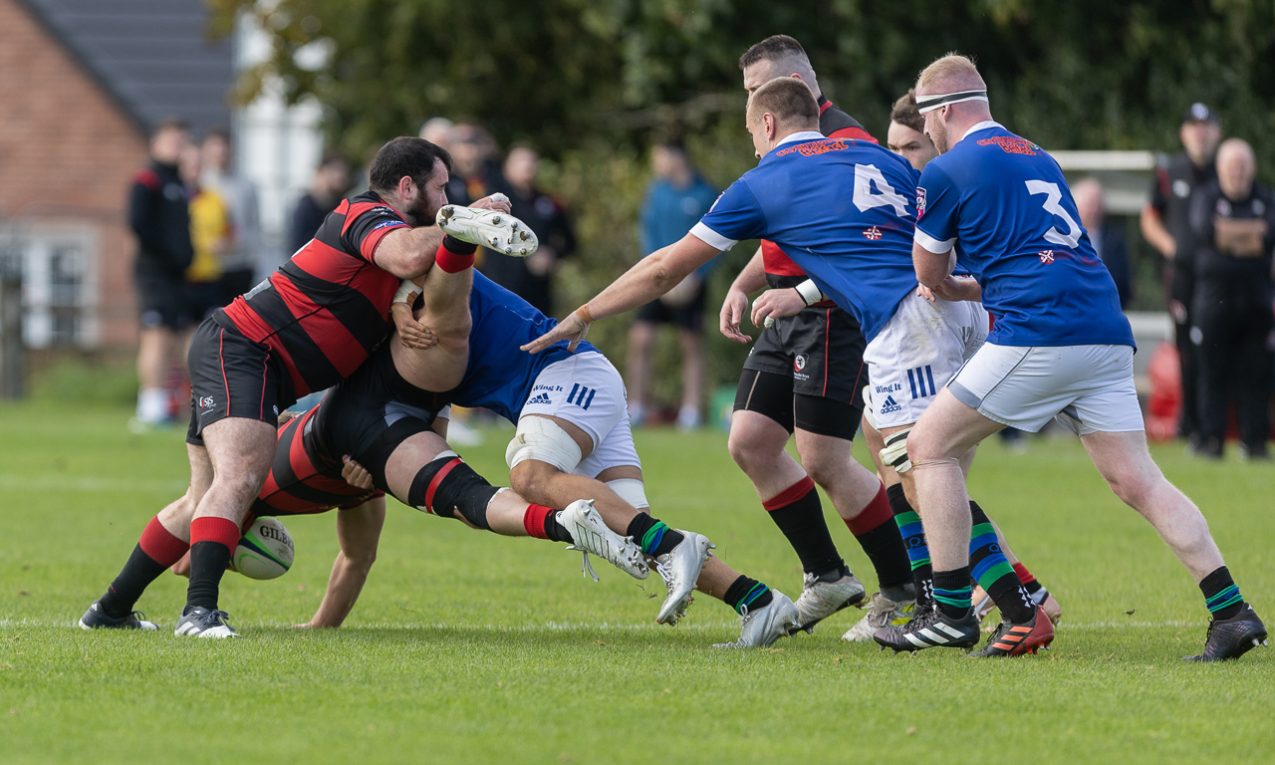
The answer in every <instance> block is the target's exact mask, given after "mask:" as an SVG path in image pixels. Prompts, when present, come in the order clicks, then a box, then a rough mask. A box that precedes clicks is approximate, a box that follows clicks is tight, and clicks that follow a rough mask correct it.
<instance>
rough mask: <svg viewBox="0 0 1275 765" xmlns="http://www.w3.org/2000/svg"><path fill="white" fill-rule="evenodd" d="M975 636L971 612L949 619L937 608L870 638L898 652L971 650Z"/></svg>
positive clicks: (976, 622)
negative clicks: (932, 649) (937, 649)
mask: <svg viewBox="0 0 1275 765" xmlns="http://www.w3.org/2000/svg"><path fill="white" fill-rule="evenodd" d="M1045 621H1049V620H1048V619H1046V620H1045ZM978 636H979V633H978V617H977V616H975V615H974V609H972V608H971V609H970V610H969V611H966V612H965V615H964V616H962V617H960V618H959V619H953V618H951V617H949V616H947V615H946V614H944V613H943V611H942V610H941V609H938V608H931V609H929V610H928V611H926V612H924V613H922V614H920V615H918V616H917V617H916V618H914V619H913V620H912V621H910V622H908V623H907V624H905V625H903V626H902V627H896V626H893V625H891V626H889V627H884V628H882V629H879V630H877V632H876V634H875V635H873V636H872V639H873V640H875V641H877V643H879V644H880V645H881V647H882V648H893V649H894V651H895V653H898V652H899V651H922V650H925V649H926V648H973V647H974V646H975V645H977V644H978Z"/></svg>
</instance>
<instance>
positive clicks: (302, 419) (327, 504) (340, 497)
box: [252, 407, 384, 516]
mask: <svg viewBox="0 0 1275 765" xmlns="http://www.w3.org/2000/svg"><path fill="white" fill-rule="evenodd" d="M317 412H318V408H317V407H316V408H314V409H310V410H309V411H307V412H303V413H302V414H300V415H297V416H296V417H294V418H293V419H291V420H289V421H288V422H286V423H284V424H283V425H282V426H281V427H280V428H279V445H278V447H277V448H276V449H275V454H274V461H273V462H271V463H270V473H269V475H267V476H266V482H265V484H263V485H262V487H261V491H260V493H258V495H257V499H256V501H255V502H253V504H252V515H253V516H262V515H309V514H313V513H322V512H326V511H328V510H331V509H333V508H339V509H345V508H347V507H356V506H358V505H361V504H363V503H364V502H366V501H367V500H369V499H372V498H374V497H380V496H384V494H383V492H380V491H375V490H367V489H359V488H356V487H354V486H351V485H349V484H348V483H346V482H345V479H343V478H342V477H341V458H340V456H339V455H338V456H333V455H332V454H329V453H328V452H327V451H326V450H325V449H324V448H323V447H322V445H321V444H320V443H319V439H318V437H317V436H316V433H315V430H314V427H313V419H314V417H315V415H316V413H317Z"/></svg>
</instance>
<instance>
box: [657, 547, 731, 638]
mask: <svg viewBox="0 0 1275 765" xmlns="http://www.w3.org/2000/svg"><path fill="white" fill-rule="evenodd" d="M677 533H679V534H681V535H682V537H683V539H682V541H681V542H678V543H677V547H674V548H673V549H672V550H669V551H668V552H666V553H664V554H663V555H658V556H655V570H656V571H658V572H659V574H660V576H661V577H663V578H664V584H665V586H667V587H668V596H667V597H665V598H664V604H663V605H661V606H660V613H659V614H658V615H656V617H655V621H656V622H658V623H660V624H677V621H678V620H679V619H681V618H682V615H683V614H685V613H686V607H687V606H689V605H690V604H691V595H692V594H693V593H694V592H695V582H696V581H697V580H698V579H699V572H700V571H702V570H703V569H704V563H705V562H706V561H707V560H708V556H709V552H708V551H709V550H711V549H713V548H714V547H716V546H717V545H715V544H713V543H712V542H710V541H708V537H706V536H704V535H703V534H697V533H695V532H694V531H683V530H681V529H678V530H677Z"/></svg>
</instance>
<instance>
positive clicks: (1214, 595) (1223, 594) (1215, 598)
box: [1200, 566, 1244, 619]
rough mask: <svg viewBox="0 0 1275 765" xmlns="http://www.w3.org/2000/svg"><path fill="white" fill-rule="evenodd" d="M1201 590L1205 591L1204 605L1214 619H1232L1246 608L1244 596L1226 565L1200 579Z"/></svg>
mask: <svg viewBox="0 0 1275 765" xmlns="http://www.w3.org/2000/svg"><path fill="white" fill-rule="evenodd" d="M1200 592H1203V593H1204V605H1205V607H1206V608H1208V609H1209V613H1211V614H1212V615H1213V618H1214V619H1230V618H1232V617H1234V616H1236V615H1238V614H1239V612H1240V611H1241V610H1242V609H1243V608H1244V596H1243V595H1241V594H1240V588H1239V587H1238V586H1237V585H1236V584H1235V580H1234V579H1232V578H1231V572H1230V569H1228V568H1227V567H1226V566H1222V567H1220V568H1218V569H1215V570H1214V571H1212V572H1211V573H1210V574H1209V575H1208V576H1206V577H1204V578H1203V579H1202V580H1200Z"/></svg>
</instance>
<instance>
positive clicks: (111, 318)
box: [0, 0, 146, 348]
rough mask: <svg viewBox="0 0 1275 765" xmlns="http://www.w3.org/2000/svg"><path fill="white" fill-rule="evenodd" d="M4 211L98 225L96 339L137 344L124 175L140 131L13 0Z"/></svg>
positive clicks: (5, 21) (8, 8)
mask: <svg viewBox="0 0 1275 765" xmlns="http://www.w3.org/2000/svg"><path fill="white" fill-rule="evenodd" d="M0 104H4V107H3V114H2V115H0V219H3V220H5V221H14V220H16V221H18V222H23V221H30V222H33V223H62V222H67V223H74V224H78V225H86V226H89V227H91V228H93V229H95V233H96V240H97V252H96V253H95V257H96V258H97V272H98V275H99V285H100V293H101V294H100V296H99V301H100V306H101V308H100V311H101V313H100V317H101V334H100V341H101V344H102V345H103V346H106V347H114V348H119V347H128V346H131V345H133V344H134V343H135V341H136V335H137V319H136V316H137V312H136V309H135V307H134V306H135V299H134V296H133V286H132V278H131V273H132V262H133V253H134V240H133V236H132V234H131V233H130V232H129V231H128V228H127V225H126V223H125V214H126V206H127V192H128V183H129V180H130V178H131V177H132V175H133V173H134V172H136V170H137V169H138V168H140V167H142V166H143V165H144V164H145V162H146V139H145V136H144V135H142V134H141V133H140V132H139V131H138V129H137V128H136V127H135V126H134V124H133V123H132V122H131V121H130V120H129V119H128V118H127V117H126V116H125V115H124V114H123V113H122V112H121V110H120V108H119V107H118V106H117V105H116V103H115V102H114V101H112V100H111V98H110V97H109V96H107V95H106V94H105V93H103V92H101V90H99V88H98V87H97V85H96V83H95V82H94V81H93V79H92V78H91V77H90V76H89V75H88V74H87V73H86V72H85V70H84V69H83V67H81V66H80V64H79V63H78V62H77V61H76V60H75V59H74V58H73V57H72V56H71V55H70V54H68V53H67V51H66V50H65V49H64V48H63V47H62V46H61V45H60V44H59V43H58V42H57V41H56V40H55V39H53V38H52V37H50V36H49V35H48V34H47V33H46V31H45V29H44V27H43V26H41V24H40V23H39V22H38V21H36V20H35V19H34V18H32V17H31V16H30V15H29V13H28V11H27V10H26V9H25V8H24V7H22V5H21V4H20V3H18V2H17V0H0Z"/></svg>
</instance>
